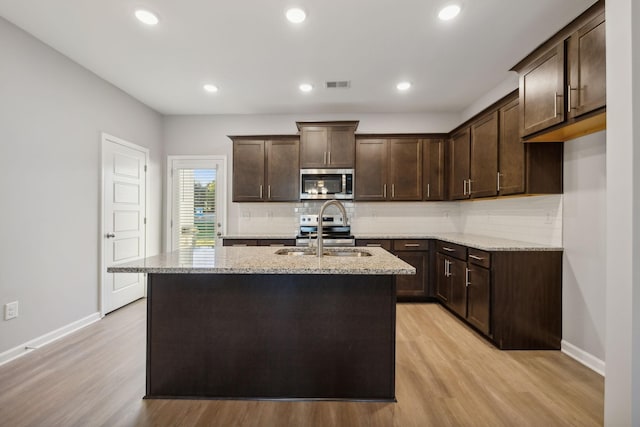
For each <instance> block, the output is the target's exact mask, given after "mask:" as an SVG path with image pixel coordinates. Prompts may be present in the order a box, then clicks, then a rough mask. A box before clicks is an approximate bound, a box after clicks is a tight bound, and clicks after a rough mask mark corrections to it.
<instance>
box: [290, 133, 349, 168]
mask: <svg viewBox="0 0 640 427" xmlns="http://www.w3.org/2000/svg"><path fill="white" fill-rule="evenodd" d="M296 124H297V126H298V129H299V131H300V168H302V169H307V168H353V167H354V163H355V159H354V155H355V130H356V128H357V126H358V122H297V123H296Z"/></svg>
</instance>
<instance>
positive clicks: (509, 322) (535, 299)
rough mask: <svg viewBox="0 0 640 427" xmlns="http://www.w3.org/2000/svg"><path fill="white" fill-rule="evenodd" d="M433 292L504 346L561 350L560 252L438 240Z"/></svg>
mask: <svg viewBox="0 0 640 427" xmlns="http://www.w3.org/2000/svg"><path fill="white" fill-rule="evenodd" d="M435 259H436V266H435V270H436V276H435V282H436V283H435V294H436V298H438V300H440V302H441V303H442V304H443V305H444V306H445V307H447V308H448V309H449V310H451V311H452V312H453V313H455V314H456V315H457V316H458V317H460V318H461V319H462V320H464V321H465V322H467V323H468V324H469V325H471V326H473V327H474V328H475V329H476V330H477V331H478V332H480V333H481V334H483V335H484V336H485V337H486V338H488V339H489V340H491V341H492V342H493V343H494V344H495V345H496V346H497V347H498V348H500V349H502V350H526V349H528V350H542V349H555V350H557V349H559V348H560V340H561V338H562V252H561V251H493V252H488V251H481V250H479V249H475V248H467V247H464V246H461V245H455V244H452V243H448V242H442V241H436V257H435Z"/></svg>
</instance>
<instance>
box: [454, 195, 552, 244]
mask: <svg viewBox="0 0 640 427" xmlns="http://www.w3.org/2000/svg"><path fill="white" fill-rule="evenodd" d="M459 206H460V217H459V231H460V232H461V233H469V234H480V235H483V236H492V237H501V238H504V239H512V240H522V241H525V242H532V243H540V244H543V245H550V246H562V195H561V194H554V195H548V196H531V197H514V198H503V199H494V200H477V201H468V202H461V203H459Z"/></svg>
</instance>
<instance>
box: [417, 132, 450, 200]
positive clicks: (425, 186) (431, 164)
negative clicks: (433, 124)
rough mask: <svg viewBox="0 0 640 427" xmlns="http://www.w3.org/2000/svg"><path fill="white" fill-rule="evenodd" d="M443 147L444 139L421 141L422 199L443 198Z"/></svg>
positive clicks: (444, 195)
mask: <svg viewBox="0 0 640 427" xmlns="http://www.w3.org/2000/svg"><path fill="white" fill-rule="evenodd" d="M445 147H446V143H445V140H444V139H424V140H423V141H422V155H423V160H424V161H423V163H422V176H423V178H424V179H423V183H422V190H423V193H424V200H445V198H446V194H445Z"/></svg>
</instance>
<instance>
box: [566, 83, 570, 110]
mask: <svg viewBox="0 0 640 427" xmlns="http://www.w3.org/2000/svg"><path fill="white" fill-rule="evenodd" d="M570 112H571V85H570V84H568V85H567V113H570Z"/></svg>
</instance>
